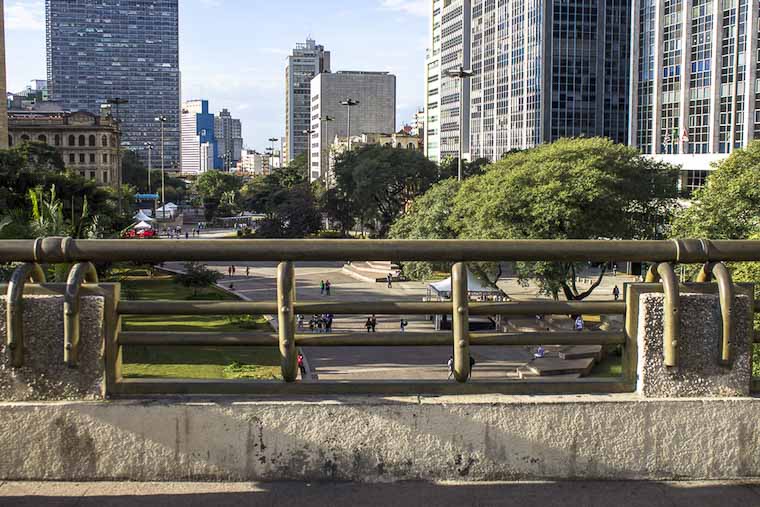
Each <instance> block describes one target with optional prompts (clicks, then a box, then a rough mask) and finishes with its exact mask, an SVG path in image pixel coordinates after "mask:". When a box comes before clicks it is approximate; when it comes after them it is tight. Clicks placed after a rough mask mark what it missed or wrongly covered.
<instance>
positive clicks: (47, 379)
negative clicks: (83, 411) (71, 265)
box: [0, 295, 104, 401]
mask: <svg viewBox="0 0 760 507" xmlns="http://www.w3.org/2000/svg"><path fill="white" fill-rule="evenodd" d="M5 300H6V297H5V295H2V296H0V400H6V401H33V400H74V399H79V400H88V399H100V398H102V381H103V374H104V362H103V311H104V301H103V298H102V297H99V296H97V297H96V296H86V297H82V298H81V306H80V323H81V324H80V326H81V327H80V330H81V331H80V341H79V366H78V367H77V368H76V369H71V368H69V367H67V366H66V364H65V363H64V362H63V296H24V350H25V352H24V366H23V367H22V368H20V369H15V368H11V366H10V357H9V354H8V350H7V347H6V345H5V344H6V304H5Z"/></svg>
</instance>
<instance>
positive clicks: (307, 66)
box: [284, 39, 330, 164]
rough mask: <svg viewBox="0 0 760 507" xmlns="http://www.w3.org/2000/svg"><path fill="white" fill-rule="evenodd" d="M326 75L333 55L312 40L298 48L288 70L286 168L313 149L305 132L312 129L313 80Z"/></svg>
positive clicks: (286, 69) (286, 88) (286, 83)
mask: <svg viewBox="0 0 760 507" xmlns="http://www.w3.org/2000/svg"><path fill="white" fill-rule="evenodd" d="M323 72H330V52H329V51H325V48H324V46H320V45H318V44H317V43H316V42H315V41H314V40H312V39H307V40H306V42H305V43H299V44H297V45H296V47H295V48H294V49H293V53H292V54H291V55H290V56H289V57H288V65H287V67H286V68H285V146H284V157H285V160H284V162H285V163H286V164H287V163H288V162H289V161H291V160H293V159H294V158H296V157H297V156H298V155H300V154H301V153H306V152H307V150H308V149H309V136H308V135H307V134H304V133H303V132H304V131H305V130H308V129H309V126H310V125H311V95H312V94H311V80H312V79H314V76H316V75H318V74H321V73H323Z"/></svg>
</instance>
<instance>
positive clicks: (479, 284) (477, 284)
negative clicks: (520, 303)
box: [430, 270, 501, 294]
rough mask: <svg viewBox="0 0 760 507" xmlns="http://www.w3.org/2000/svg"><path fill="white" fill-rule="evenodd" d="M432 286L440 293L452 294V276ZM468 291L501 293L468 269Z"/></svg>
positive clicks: (431, 286) (431, 285)
mask: <svg viewBox="0 0 760 507" xmlns="http://www.w3.org/2000/svg"><path fill="white" fill-rule="evenodd" d="M430 288H431V289H433V291H435V292H436V293H438V294H451V278H450V277H449V278H447V279H445V280H441V281H440V282H436V283H431V284H430ZM467 291H468V292H470V293H474V292H480V293H486V294H500V293H501V291H500V290H499V289H496V288H494V287H492V286H490V285H488V284H486V283H485V282H484V281H482V280H481V279H479V278H478V277H476V276H475V275H473V274H472V272H471V271H470V270H467Z"/></svg>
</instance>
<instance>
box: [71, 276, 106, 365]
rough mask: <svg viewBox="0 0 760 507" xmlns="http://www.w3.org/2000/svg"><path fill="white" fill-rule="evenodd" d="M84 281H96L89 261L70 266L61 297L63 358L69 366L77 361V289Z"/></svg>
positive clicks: (96, 278) (96, 277)
mask: <svg viewBox="0 0 760 507" xmlns="http://www.w3.org/2000/svg"><path fill="white" fill-rule="evenodd" d="M84 282H87V283H98V272H97V270H96V269H95V266H93V265H92V263H90V262H80V263H79V264H76V265H75V266H74V267H73V268H71V271H70V272H69V277H68V280H67V282H66V293H65V294H64V297H63V343H64V347H63V360H64V362H65V363H66V364H67V365H68V366H69V368H75V367H76V366H77V362H78V361H79V333H80V331H79V306H80V305H79V290H80V289H81V288H82V284H83V283H84Z"/></svg>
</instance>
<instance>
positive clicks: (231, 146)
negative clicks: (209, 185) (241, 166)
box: [214, 109, 243, 168]
mask: <svg viewBox="0 0 760 507" xmlns="http://www.w3.org/2000/svg"><path fill="white" fill-rule="evenodd" d="M214 134H215V136H216V142H217V144H218V146H219V156H220V157H222V159H223V160H224V162H225V164H226V165H227V167H228V168H230V167H234V166H236V165H237V163H238V162H240V154H241V152H242V151H243V124H242V123H241V122H240V120H237V119H235V118H233V117H232V115H231V114H230V112H229V111H228V110H226V109H222V112H221V113H219V115H218V116H217V117H216V118H214Z"/></svg>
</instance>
